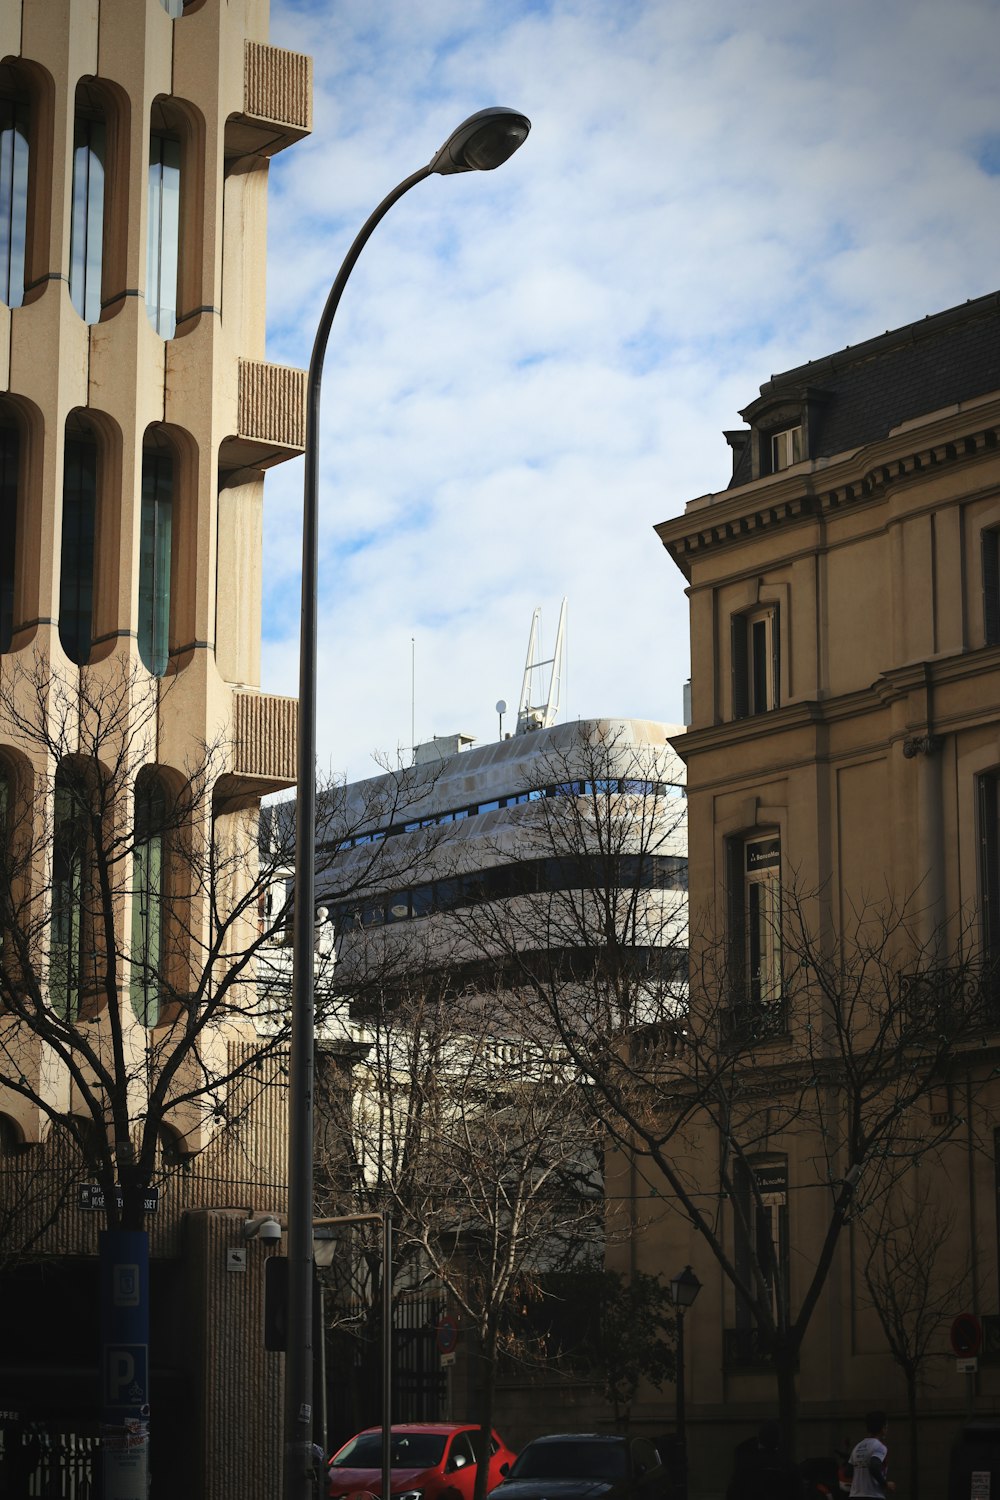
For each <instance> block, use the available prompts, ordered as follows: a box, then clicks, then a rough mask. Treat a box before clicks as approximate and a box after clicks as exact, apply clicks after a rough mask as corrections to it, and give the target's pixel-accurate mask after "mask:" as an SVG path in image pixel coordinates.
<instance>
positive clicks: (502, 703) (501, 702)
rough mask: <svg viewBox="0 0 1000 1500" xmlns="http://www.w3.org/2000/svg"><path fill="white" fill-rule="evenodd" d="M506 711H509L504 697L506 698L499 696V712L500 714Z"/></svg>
mask: <svg viewBox="0 0 1000 1500" xmlns="http://www.w3.org/2000/svg"><path fill="white" fill-rule="evenodd" d="M506 712H507V701H506V699H504V698H498V699H497V713H498V714H505V713H506Z"/></svg>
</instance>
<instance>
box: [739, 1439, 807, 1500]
mask: <svg viewBox="0 0 1000 1500" xmlns="http://www.w3.org/2000/svg"><path fill="white" fill-rule="evenodd" d="M780 1440H781V1431H780V1428H779V1427H778V1424H777V1422H762V1423H761V1425H760V1430H759V1432H758V1433H757V1436H756V1437H753V1438H747V1439H746V1440H745V1441H744V1442H742V1443H740V1444H738V1446H737V1448H736V1452H735V1454H734V1459H735V1467H734V1469H733V1477H732V1479H730V1481H729V1486H728V1488H727V1490H726V1500H801V1496H802V1479H801V1476H800V1474H799V1471H798V1469H797V1468H796V1467H795V1465H794V1464H793V1463H791V1462H790V1461H789V1460H788V1459H786V1458H784V1457H783V1456H782V1453H781V1449H780Z"/></svg>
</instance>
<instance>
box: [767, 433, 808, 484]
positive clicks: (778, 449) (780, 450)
mask: <svg viewBox="0 0 1000 1500" xmlns="http://www.w3.org/2000/svg"><path fill="white" fill-rule="evenodd" d="M802 449H803V443H802V428H801V427H786V428H784V429H783V431H781V432H774V433H772V434H771V473H772V474H777V473H778V471H779V469H788V468H790V467H791V466H792V464H797V463H801V462H802Z"/></svg>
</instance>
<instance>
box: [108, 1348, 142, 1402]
mask: <svg viewBox="0 0 1000 1500" xmlns="http://www.w3.org/2000/svg"><path fill="white" fill-rule="evenodd" d="M146 1366H147V1349H146V1345H145V1344H111V1345H105V1348H104V1404H105V1406H116V1407H119V1408H121V1409H125V1408H129V1409H130V1408H132V1407H140V1406H142V1405H143V1404H144V1403H145V1402H147V1401H148V1400H149V1387H148V1381H147V1378H146Z"/></svg>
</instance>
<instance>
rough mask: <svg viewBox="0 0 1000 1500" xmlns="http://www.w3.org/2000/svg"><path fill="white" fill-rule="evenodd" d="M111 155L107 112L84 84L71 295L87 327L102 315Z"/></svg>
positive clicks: (76, 138)
mask: <svg viewBox="0 0 1000 1500" xmlns="http://www.w3.org/2000/svg"><path fill="white" fill-rule="evenodd" d="M106 153H107V128H106V125H105V120H104V111H103V109H102V107H101V104H100V101H99V99H98V97H97V95H96V94H95V92H94V90H93V89H92V88H90V87H88V85H87V84H83V83H81V84H80V85H79V87H78V88H77V91H76V123H75V126H74V132H73V200H72V212H71V214H70V261H69V294H70V297H71V299H72V302H73V306H74V307H75V308H76V310H77V312H78V313H79V314H80V317H81V318H83V320H84V322H85V323H97V322H98V321H99V320H100V316H101V268H102V264H103V254H104V175H105V163H106Z"/></svg>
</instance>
